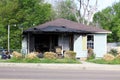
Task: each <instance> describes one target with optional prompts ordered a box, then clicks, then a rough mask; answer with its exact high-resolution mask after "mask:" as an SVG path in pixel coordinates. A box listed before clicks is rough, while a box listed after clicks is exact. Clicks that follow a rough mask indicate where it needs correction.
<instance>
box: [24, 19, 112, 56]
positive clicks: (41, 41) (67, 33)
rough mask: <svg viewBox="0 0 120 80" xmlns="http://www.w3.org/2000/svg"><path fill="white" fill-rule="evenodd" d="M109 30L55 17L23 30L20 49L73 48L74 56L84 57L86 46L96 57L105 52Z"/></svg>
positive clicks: (30, 50)
mask: <svg viewBox="0 0 120 80" xmlns="http://www.w3.org/2000/svg"><path fill="white" fill-rule="evenodd" d="M108 33H111V32H110V31H107V30H104V29H100V28H98V27H93V26H87V25H84V24H81V23H77V22H73V21H70V20H66V19H56V20H53V21H50V22H46V23H44V24H41V25H38V26H36V27H33V28H29V29H27V30H24V31H23V41H22V50H23V51H24V53H30V52H32V51H37V50H39V51H41V52H45V51H53V50H54V49H55V47H57V46H58V47H61V48H62V50H63V51H64V50H73V51H74V52H76V53H77V55H76V58H86V57H87V54H88V52H87V51H88V48H92V49H93V51H94V53H95V54H96V57H103V55H104V54H106V53H107V34H108Z"/></svg>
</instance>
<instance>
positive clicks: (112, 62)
mask: <svg viewBox="0 0 120 80" xmlns="http://www.w3.org/2000/svg"><path fill="white" fill-rule="evenodd" d="M89 62H93V63H98V64H120V59H114V60H112V61H106V60H104V59H94V60H89Z"/></svg>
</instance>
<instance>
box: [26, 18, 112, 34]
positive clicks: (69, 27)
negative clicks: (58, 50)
mask: <svg viewBox="0 0 120 80" xmlns="http://www.w3.org/2000/svg"><path fill="white" fill-rule="evenodd" d="M24 32H70V33H111V32H110V31H107V30H104V29H101V28H98V27H94V26H87V25H84V24H81V23H77V22H73V21H70V20H66V19H62V18H61V19H56V20H53V21H50V22H46V23H44V24H41V25H38V26H36V27H33V28H29V29H27V30H25V31H24Z"/></svg>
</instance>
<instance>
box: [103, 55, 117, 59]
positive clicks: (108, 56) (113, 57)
mask: <svg viewBox="0 0 120 80" xmlns="http://www.w3.org/2000/svg"><path fill="white" fill-rule="evenodd" d="M114 59H115V56H114V55H112V54H105V55H104V57H103V60H105V61H112V60H114Z"/></svg>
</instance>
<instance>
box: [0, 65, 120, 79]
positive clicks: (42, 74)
mask: <svg viewBox="0 0 120 80" xmlns="http://www.w3.org/2000/svg"><path fill="white" fill-rule="evenodd" d="M21 79H22V80H120V71H101V70H98V71H97V70H72V69H71V70H70V69H68V70H67V69H63V70H61V69H60V70H59V69H40V68H21V67H16V68H15V67H0V80H21Z"/></svg>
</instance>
